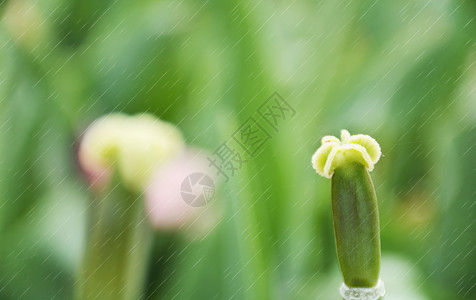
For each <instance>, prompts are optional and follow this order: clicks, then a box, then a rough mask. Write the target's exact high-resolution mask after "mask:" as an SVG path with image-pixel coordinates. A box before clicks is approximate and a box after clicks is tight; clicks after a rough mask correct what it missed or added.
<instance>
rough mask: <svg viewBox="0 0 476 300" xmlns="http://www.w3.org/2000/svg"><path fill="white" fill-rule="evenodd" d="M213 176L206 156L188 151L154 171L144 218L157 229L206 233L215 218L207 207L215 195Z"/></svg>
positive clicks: (147, 192) (194, 151)
mask: <svg viewBox="0 0 476 300" xmlns="http://www.w3.org/2000/svg"><path fill="white" fill-rule="evenodd" d="M214 174H215V173H214V172H213V170H212V169H211V168H210V167H209V164H208V161H207V159H206V154H205V153H204V152H202V151H199V150H187V151H186V152H184V154H183V155H181V156H179V157H177V158H176V159H175V160H173V161H171V162H169V163H167V164H166V165H164V166H163V167H161V168H160V169H158V170H157V173H156V174H155V175H154V176H153V177H152V180H151V181H150V183H149V186H148V188H147V189H146V197H145V199H146V211H147V216H148V219H149V221H150V223H151V224H152V226H153V227H154V228H156V229H162V230H173V229H180V228H183V227H185V226H190V228H193V230H194V231H195V230H198V231H200V232H203V231H204V230H205V231H206V230H207V228H208V227H210V226H211V224H213V223H215V221H216V216H215V215H214V213H213V212H212V210H213V209H210V207H209V205H206V204H207V203H208V201H210V200H211V199H212V198H213V195H214V188H215V184H214V180H215V178H214V177H215V175H214Z"/></svg>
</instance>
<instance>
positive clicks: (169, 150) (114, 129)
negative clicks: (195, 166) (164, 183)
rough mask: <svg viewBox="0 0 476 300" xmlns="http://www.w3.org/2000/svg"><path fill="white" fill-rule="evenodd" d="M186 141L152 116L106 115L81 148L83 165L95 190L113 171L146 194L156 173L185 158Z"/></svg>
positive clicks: (128, 184)
mask: <svg viewBox="0 0 476 300" xmlns="http://www.w3.org/2000/svg"><path fill="white" fill-rule="evenodd" d="M183 149H184V141H183V138H182V135H181V133H180V131H179V130H178V129H177V128H176V127H175V126H173V125H171V124H169V123H166V122H163V121H160V120H158V119H157V118H155V117H154V116H152V115H149V114H141V115H135V116H128V115H125V114H121V113H114V114H110V115H106V116H104V117H102V118H100V119H98V120H96V121H95V122H93V123H92V124H91V125H90V126H89V127H88V128H87V130H86V132H85V133H84V135H83V137H82V140H81V143H80V146H79V163H80V165H81V167H82V169H83V170H84V171H85V172H86V174H87V176H88V179H89V180H90V183H91V185H92V186H104V185H105V184H107V182H108V181H109V178H110V177H111V172H112V171H117V172H118V173H119V178H120V179H121V180H122V181H123V183H124V184H125V186H126V187H128V188H129V189H131V190H133V191H136V192H140V191H143V190H144V189H145V187H146V185H147V183H148V182H149V180H150V178H151V176H152V174H153V172H154V171H155V170H156V169H157V168H158V167H160V166H162V165H164V164H165V163H167V162H168V161H169V160H171V159H173V158H174V157H175V156H178V155H180V154H181V152H182V150H183Z"/></svg>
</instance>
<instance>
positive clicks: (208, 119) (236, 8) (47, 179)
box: [0, 0, 476, 299]
mask: <svg viewBox="0 0 476 300" xmlns="http://www.w3.org/2000/svg"><path fill="white" fill-rule="evenodd" d="M0 3H2V4H1V6H0V9H1V15H2V22H1V25H0V41H1V42H0V66H1V69H0V118H1V120H0V173H1V175H0V299H71V298H72V297H73V296H72V295H73V290H74V285H75V280H76V275H77V272H78V267H79V264H80V261H81V255H82V251H83V242H84V234H85V219H86V213H85V209H86V206H87V203H88V201H89V193H88V189H87V186H86V184H85V182H84V181H83V180H82V178H81V176H80V174H79V171H78V167H77V164H76V161H75V153H76V148H77V139H78V137H79V135H80V134H81V132H82V131H83V130H84V129H85V127H86V126H87V125H88V124H89V123H90V122H91V121H92V120H94V119H95V118H97V117H99V116H101V115H103V114H106V113H109V112H113V111H123V112H126V113H139V112H150V113H153V114H155V115H157V116H158V117H160V118H162V119H164V120H167V121H170V122H172V123H174V124H177V126H178V127H179V128H180V129H181V130H182V131H183V133H184V136H185V138H186V141H187V143H188V144H189V145H194V146H199V147H203V148H207V149H209V150H210V151H211V152H213V151H214V150H215V149H216V148H217V147H218V146H219V145H220V144H221V143H223V142H224V141H228V140H230V137H231V134H232V133H233V132H234V131H235V130H236V129H238V128H239V126H240V124H241V123H242V122H244V121H245V120H246V119H247V118H248V117H250V116H253V117H256V111H257V109H258V108H259V107H260V105H262V103H264V101H266V99H267V98H268V97H269V96H270V95H271V94H272V93H273V92H277V93H279V94H280V95H281V96H282V97H283V98H284V99H285V100H286V101H287V102H288V103H289V104H290V105H291V106H292V107H293V109H294V110H295V111H296V115H295V116H294V117H293V118H288V119H287V120H283V121H282V122H281V123H280V124H279V128H278V130H277V132H276V131H273V129H272V128H271V127H266V130H268V131H269V132H270V134H271V136H272V138H271V139H270V140H269V141H268V142H267V143H266V144H265V145H264V147H263V149H262V151H261V152H260V153H259V154H258V155H255V156H254V157H247V159H248V162H247V163H246V164H245V165H244V167H243V169H241V170H239V171H237V172H236V173H235V175H234V176H233V177H232V178H230V180H229V182H226V183H223V184H222V185H221V186H220V188H219V190H218V193H217V195H216V196H215V199H214V201H213V203H212V204H210V205H214V206H216V207H220V211H221V217H220V221H219V223H218V224H217V225H216V227H214V229H213V230H211V231H210V232H208V233H207V234H206V235H204V236H201V237H198V238H197V237H195V238H193V237H192V238H191V237H190V234H183V233H170V232H169V233H167V232H158V233H156V236H155V242H154V249H153V255H152V256H153V257H152V258H151V265H150V268H149V271H148V282H147V286H146V290H147V297H148V299H338V298H339V297H338V287H339V285H340V284H341V282H342V279H341V275H340V272H339V269H338V265H337V257H336V253H335V244H334V236H333V228H332V226H333V225H332V214H331V205H330V181H329V180H327V179H325V178H322V177H319V176H318V175H317V174H315V172H314V170H313V169H312V167H311V163H310V158H311V156H312V154H313V152H314V151H315V150H316V149H317V148H318V146H319V145H320V138H321V137H322V136H323V135H327V134H332V135H338V133H339V130H340V129H342V128H346V129H348V130H349V131H350V132H351V133H353V134H355V133H365V134H369V135H371V136H373V137H374V138H376V139H377V140H378V141H379V143H380V145H381V147H382V151H383V154H384V156H383V157H382V159H381V161H380V162H379V164H377V166H376V169H375V171H373V172H372V174H371V175H372V178H373V180H374V184H375V188H376V191H377V196H378V199H379V205H380V222H381V230H382V232H381V235H382V255H383V258H382V272H381V273H382V274H381V277H382V279H383V280H384V281H385V284H386V286H387V296H386V297H385V299H476V250H475V248H476V224H475V219H476V204H475V200H476V189H475V179H476V20H475V16H476V3H475V2H474V1H457V0H448V1H433V0H417V1H409V0H404V1H398V2H389V1H326V0H322V1H318V0H316V1H311V0H295V1H282V0H274V1H268V0H261V1H249V0H237V1H229V2H227V1H223V0H207V1H191V0H183V1H173V0H163V1H152V0H145V1H144V0H141V1H125V0H104V1H96V0H42V1H40V0H9V1H0Z"/></svg>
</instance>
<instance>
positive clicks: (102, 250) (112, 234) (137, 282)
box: [76, 186, 151, 300]
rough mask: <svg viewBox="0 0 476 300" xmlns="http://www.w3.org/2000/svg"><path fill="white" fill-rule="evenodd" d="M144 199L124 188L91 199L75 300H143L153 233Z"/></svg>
mask: <svg viewBox="0 0 476 300" xmlns="http://www.w3.org/2000/svg"><path fill="white" fill-rule="evenodd" d="M141 200H142V199H141V198H140V197H138V196H136V195H134V194H132V193H130V192H128V191H127V190H126V189H124V188H122V187H121V186H116V188H114V189H112V190H109V189H108V190H107V191H105V192H104V193H102V194H101V195H100V196H99V197H96V198H94V199H92V201H91V204H90V207H89V212H90V215H89V217H90V220H89V231H88V236H87V241H86V251H85V257H84V261H83V265H82V272H81V274H80V278H79V282H78V285H77V295H76V299H78V300H85V299H104V300H109V299H111V300H113V299H114V300H121V299H124V300H129V299H140V298H141V296H142V290H143V288H144V279H145V278H144V277H145V268H146V265H147V257H148V254H149V253H148V252H149V246H150V237H151V233H150V231H149V229H148V227H147V222H146V221H145V214H144V206H143V202H142V201H141Z"/></svg>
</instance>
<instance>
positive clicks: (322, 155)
mask: <svg viewBox="0 0 476 300" xmlns="http://www.w3.org/2000/svg"><path fill="white" fill-rule="evenodd" d="M337 145H338V144H337V143H336V142H326V143H325V144H323V145H322V146H321V147H319V149H317V151H316V152H315V153H314V155H313V156H312V159H311V160H312V167H313V168H314V169H315V170H316V172H317V173H319V174H320V175H321V176H325V175H324V166H325V164H326V161H327V157H328V156H329V153H330V152H331V151H332V148H334V147H336V146H337Z"/></svg>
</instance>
